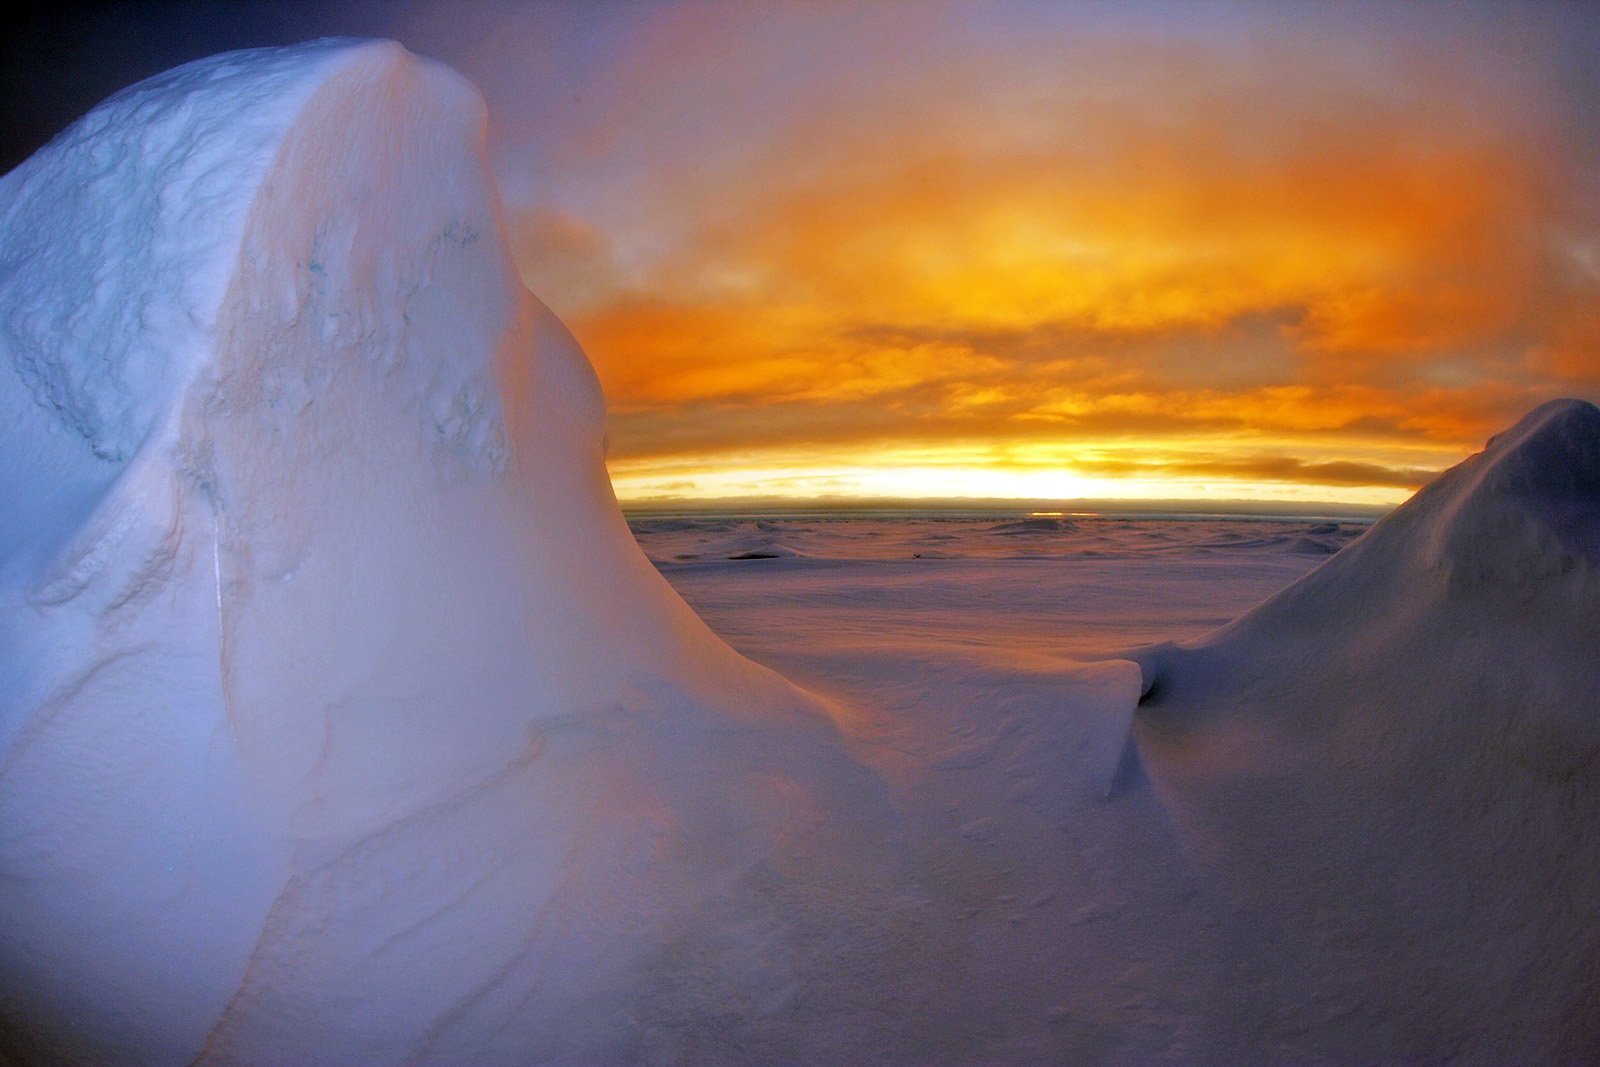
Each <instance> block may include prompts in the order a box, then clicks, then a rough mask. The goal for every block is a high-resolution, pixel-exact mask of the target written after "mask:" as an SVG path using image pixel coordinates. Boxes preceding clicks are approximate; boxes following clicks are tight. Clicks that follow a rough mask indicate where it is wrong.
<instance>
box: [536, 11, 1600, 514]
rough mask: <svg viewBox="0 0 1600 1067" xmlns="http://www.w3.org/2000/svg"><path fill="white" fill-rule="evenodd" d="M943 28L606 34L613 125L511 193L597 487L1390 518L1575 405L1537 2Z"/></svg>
mask: <svg viewBox="0 0 1600 1067" xmlns="http://www.w3.org/2000/svg"><path fill="white" fill-rule="evenodd" d="M943 10H945V9H943V8H940V7H938V6H937V5H928V6H926V7H905V8H899V7H896V8H895V9H894V11H893V12H890V11H889V6H888V5H886V6H884V7H883V8H865V9H862V11H861V13H860V18H859V19H857V20H856V21H855V22H853V23H852V25H853V26H854V29H853V31H852V33H851V35H850V38H849V39H848V40H841V39H839V38H838V37H837V36H836V35H835V34H834V29H835V28H836V27H834V26H833V24H831V23H830V21H829V19H828V18H827V17H825V16H823V15H820V14H810V13H807V12H803V11H800V10H799V9H794V10H789V9H785V11H784V12H783V13H781V14H774V13H773V12H772V10H770V9H764V13H761V14H751V15H747V16H745V17H743V18H735V19H723V20H721V21H719V22H718V23H717V25H716V27H715V32H716V35H717V39H718V40H719V41H721V42H722V44H721V45H719V47H718V49H716V50H715V51H714V52H713V53H698V55H699V58H698V60H697V61H696V63H695V64H692V65H689V64H685V62H684V60H683V58H682V55H681V51H680V48H679V46H680V45H681V44H682V42H683V40H684V39H685V37H684V34H685V32H687V31H689V30H693V32H692V33H691V34H690V35H691V36H693V35H694V33H698V32H699V31H700V30H707V31H708V32H709V29H710V27H709V25H700V24H698V23H695V26H696V27H698V29H695V28H694V27H686V25H685V24H684V23H683V22H681V21H680V22H676V23H673V24H672V25H671V26H666V25H665V24H664V23H658V22H656V21H655V20H653V19H652V18H650V17H641V20H640V22H639V24H638V29H637V35H636V37H634V38H632V39H630V41H629V42H628V44H629V49H628V57H629V58H628V63H629V67H628V73H627V75H626V84H627V86H628V99H629V100H630V101H632V102H633V104H634V105H635V106H634V107H633V108H632V109H631V110H629V111H628V112H627V117H626V119H614V118H613V117H612V116H611V115H610V114H609V113H608V114H607V115H606V116H605V117H604V121H603V122H602V121H601V119H600V118H598V117H595V116H591V117H592V118H595V121H596V122H600V125H601V127H602V128H603V129H604V131H605V133H604V137H603V138H599V140H596V141H593V142H591V141H590V140H580V141H577V142H574V143H573V144H572V145H569V146H567V153H566V154H565V155H564V156H562V159H563V161H564V166H565V168H566V169H564V170H558V171H552V180H551V182H550V183H549V185H548V186H547V187H543V191H542V192H541V194H540V195H541V197H542V199H540V200H539V202H538V203H536V204H532V205H518V204H516V203H512V204H511V205H510V208H511V212H510V214H511V224H512V232H513V235H514V243H515V249H514V250H515V252H516V254H517V257H518V261H519V263H520V264H521V266H522V270H523V274H524V277H525V278H526V280H527V281H528V283H529V285H530V287H531V288H532V289H533V290H534V292H536V293H539V294H540V295H541V296H542V297H544V298H545V299H547V300H549V301H550V302H551V304H552V306H553V307H554V308H555V310H556V311H557V312H558V313H560V314H561V316H562V318H563V319H564V321H566V322H567V323H568V324H569V325H570V326H571V328H572V330H573V332H574V333H575V335H576V336H577V337H578V339H579V340H580V342H582V344H583V346H584V348H585V350H586V351H587V352H588V354H589V356H590V358H591V359H592V360H593V362H594V364H595V368H596V370H597V372H598V374H599V376H600V379H601V381H602V383H603V385H604V387H605V390H606V394H607V400H608V404H609V408H610V411H611V444H612V452H611V456H612V472H613V475H614V476H615V478H616V480H617V490H618V493H619V495H620V496H621V497H622V498H624V499H630V500H635V499H658V498H667V497H673V496H676V495H682V496H683V498H684V499H703V498H706V497H712V496H722V495H728V494H739V495H742V494H747V493H749V492H753V491H760V492H763V493H764V494H765V495H788V494H793V495H797V496H801V497H806V498H814V497H820V496H829V495H844V496H865V495H880V494H881V495H888V496H891V497H893V496H905V497H917V498H921V497H927V496H937V495H940V494H959V495H962V496H973V497H997V496H1006V495H1011V494H1018V495H1022V496H1027V497H1031V498H1061V497H1072V496H1083V495H1096V496H1109V497H1120V496H1129V497H1141V498H1142V497H1147V496H1161V497H1168V498H1190V497H1205V496H1210V495H1219V494H1220V495H1228V496H1233V497H1240V496H1259V497H1261V498H1264V499H1282V498H1300V497H1302V496H1305V495H1307V494H1310V495H1312V496H1315V497H1318V498H1320V499H1326V500H1338V501H1350V502H1357V501H1362V502H1395V501H1398V500H1400V499H1403V498H1404V496H1405V495H1406V494H1407V493H1408V492H1410V491H1411V490H1413V489H1414V488H1415V487H1416V486H1418V485H1420V484H1422V483H1423V482H1425V481H1426V480H1427V478H1428V477H1429V475H1430V474H1431V473H1432V472H1434V471H1437V470H1440V469H1442V468H1444V467H1447V466H1449V465H1450V464H1452V463H1454V462H1456V461H1458V460H1460V459H1461V458H1463V457H1464V456H1466V455H1467V454H1469V453H1470V452H1472V451H1475V450H1476V449H1478V448H1480V447H1482V444H1483V441H1484V439H1485V438H1486V437H1487V435H1488V434H1489V433H1491V432H1493V431H1494V430H1495V429H1496V428H1498V427H1501V426H1504V425H1507V424H1509V423H1511V422H1513V421H1514V420H1515V419H1516V418H1518V417H1520V416H1521V415H1522V414H1523V413H1524V412H1526V411H1527V410H1529V409H1531V408H1532V407H1534V406H1535V405H1537V404H1538V403H1541V402H1543V401H1545V400H1548V399H1552V398H1554V397H1556V396H1562V395H1570V396H1586V397H1591V398H1600V315H1596V313H1595V311H1594V308H1595V307H1597V306H1600V269H1596V257H1595V255H1594V252H1593V250H1594V249H1595V248H1597V247H1600V216H1597V215H1596V213H1595V211H1594V210H1593V207H1592V204H1593V198H1592V196H1591V195H1590V194H1589V193H1588V192H1586V190H1590V189H1592V188H1593V187H1594V184H1595V182H1596V181H1597V180H1600V179H1597V176H1596V161H1595V158H1594V154H1593V153H1592V152H1590V151H1589V150H1588V147H1586V146H1588V145H1589V144H1590V142H1591V141H1592V140H1593V139H1592V138H1590V139H1585V138H1583V137H1578V136H1575V135H1574V130H1575V128H1576V127H1575V126H1574V123H1581V121H1583V120H1584V114H1586V113H1581V109H1579V110H1575V108H1576V107H1577V105H1576V104H1574V103H1573V102H1572V101H1570V100H1568V99H1567V97H1566V95H1565V94H1566V90H1565V89H1563V87H1562V86H1563V84H1564V83H1562V82H1561V79H1560V77H1558V74H1559V71H1558V68H1557V65H1556V64H1555V63H1554V60H1553V58H1552V57H1553V56H1554V55H1555V54H1556V52H1558V51H1559V49H1560V47H1561V43H1560V40H1559V39H1558V38H1557V37H1556V36H1553V35H1552V34H1553V31H1551V30H1549V29H1548V28H1541V24H1540V23H1539V20H1538V19H1537V18H1530V19H1529V21H1527V22H1525V23H1521V24H1519V28H1518V29H1517V31H1516V32H1517V33H1519V34H1522V35H1523V37H1524V38H1525V39H1523V38H1519V41H1520V46H1519V48H1507V47H1505V46H1504V45H1505V39H1504V38H1505V34H1506V33H1507V32H1509V31H1508V30H1507V29H1506V28H1505V27H1497V28H1495V29H1494V30H1493V31H1492V32H1490V30H1488V29H1487V28H1486V27H1485V26H1484V25H1481V24H1480V23H1479V22H1478V21H1476V20H1475V19H1474V18H1471V17H1468V15H1466V14H1463V15H1462V16H1461V17H1460V18H1458V19H1452V18H1445V17H1442V16H1440V17H1434V15H1437V14H1438V13H1437V12H1434V13H1433V14H1430V17H1429V19H1428V20H1426V23H1427V24H1426V26H1425V31H1426V32H1422V33H1419V32H1418V27H1417V26H1410V27H1409V28H1408V27H1407V26H1406V25H1402V23H1404V22H1405V20H1404V19H1403V18H1400V17H1399V16H1394V19H1395V21H1396V25H1394V26H1392V27H1389V28H1388V29H1386V30H1383V31H1382V32H1380V31H1379V30H1378V29H1376V28H1375V26H1376V24H1377V23H1383V22H1385V20H1386V19H1388V18H1390V16H1387V15H1383V14H1382V13H1380V12H1376V11H1374V12H1368V13H1367V15H1365V16H1363V17H1362V18H1345V17H1343V16H1339V15H1338V14H1337V13H1333V14H1330V15H1329V16H1328V24H1326V25H1324V24H1320V23H1317V22H1316V20H1304V19H1295V18H1289V17H1286V16H1285V17H1280V16H1278V15H1275V14H1273V13H1272V12H1271V10H1270V9H1266V8H1263V9H1260V10H1259V11H1252V12H1251V13H1250V14H1249V15H1248V16H1245V15H1241V16H1240V24H1239V25H1234V24H1233V23H1232V22H1229V23H1227V24H1226V25H1222V24H1211V23H1209V22H1208V21H1207V20H1205V19H1196V20H1193V22H1194V24H1193V25H1190V24H1189V22H1190V20H1185V19H1176V20H1173V21H1171V22H1162V21H1161V20H1157V22H1159V23H1160V24H1159V25H1157V24H1154V23H1149V22H1146V21H1144V20H1141V19H1140V18H1139V17H1133V16H1130V17H1128V18H1127V19H1126V20H1123V19H1122V18H1120V17H1110V16H1108V17H1107V18H1105V19H1090V20H1088V21H1089V22H1091V23H1093V25H1092V26H1085V25H1079V22H1080V21H1081V20H1083V18H1084V16H1083V15H1082V13H1081V11H1077V10H1075V9H1074V8H1072V6H1071V5H1060V6H1059V7H1055V6H1051V5H1040V6H1039V7H1037V8H1033V7H1027V8H1022V7H1020V6H1019V7H1005V6H995V7H984V8H982V11H983V12H984V13H983V14H982V15H981V16H979V15H977V14H975V12H976V11H977V9H976V8H973V9H969V15H971V16H972V17H971V18H970V19H962V20H955V21H952V20H950V19H948V18H947V17H945V15H942V14H940V12H941V11H943ZM1174 10H1176V9H1174ZM689 21H690V22H693V19H690V20H689ZM775 23H781V24H782V27H783V32H782V33H780V34H773V33H772V32H771V31H772V29H773V25H774V24H775ZM957 23H959V25H958V24H957ZM1024 24H1026V25H1028V26H1029V29H1028V31H1027V32H1025V33H1024V32H1021V31H1020V30H1019V29H1018V27H1019V26H1022V25H1024ZM1553 25H1554V23H1552V26H1553ZM1542 35H1543V36H1542ZM1513 36H1515V34H1513ZM779 41H781V42H782V44H781V45H779V44H778V43H776V42H779ZM890 45H892V47H891V46H890ZM795 55H806V56H809V57H811V60H813V61H814V62H808V64H807V65H806V66H805V67H804V68H803V69H804V70H805V71H806V73H805V74H804V75H800V74H796V73H793V72H794V70H795V68H794V66H793V63H792V58H793V56H795ZM772 69H785V70H790V71H791V75H792V76H790V77H788V78H786V79H783V80H782V81H781V85H778V84H774V83H773V82H771V81H769V80H768V79H767V78H766V77H765V72H767V71H769V70H772ZM619 76H621V75H619ZM732 100H738V101H740V104H739V105H738V107H734V106H732V105H730V103H729V101H732ZM616 123H621V125H616ZM535 132H537V133H538V135H539V137H541V138H547V137H548V131H546V130H544V129H542V128H541V129H539V130H537V131H535ZM530 136H531V135H530ZM596 136H597V137H598V135H596ZM602 141H603V143H604V144H605V145H607V146H611V147H613V148H618V149H625V150H626V151H625V154H626V165H624V164H623V162H615V163H614V162H612V157H611V156H610V155H608V154H607V153H606V152H604V151H600V150H599V145H600V142H602ZM608 150H609V149H608ZM563 182H566V183H568V184H567V185H565V186H563V184H562V183H563Z"/></svg>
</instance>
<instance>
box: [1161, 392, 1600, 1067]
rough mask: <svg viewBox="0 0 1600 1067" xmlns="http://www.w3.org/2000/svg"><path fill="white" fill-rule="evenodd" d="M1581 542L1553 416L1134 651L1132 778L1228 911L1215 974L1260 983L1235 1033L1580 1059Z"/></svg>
mask: <svg viewBox="0 0 1600 1067" xmlns="http://www.w3.org/2000/svg"><path fill="white" fill-rule="evenodd" d="M1596 536H1600V410H1596V408H1595V407H1594V406H1593V405H1591V404H1587V403H1584V402H1582V401H1575V400H1566V401H1556V402H1553V403H1550V404H1546V405H1545V406H1543V407H1541V408H1539V409H1538V410H1536V411H1534V412H1533V413H1531V414H1530V415H1528V416H1527V417H1526V418H1525V419H1523V420H1522V422H1520V423H1519V424H1518V425H1517V426H1515V427H1514V428H1512V429H1511V430H1509V431H1507V432H1505V433H1503V434H1500V435H1499V436H1497V437H1495V438H1494V439H1493V440H1491V441H1490V442H1489V445H1488V447H1487V448H1486V449H1485V451H1484V452H1483V453H1482V454H1480V455H1477V456H1474V457H1472V458H1471V459H1468V460H1467V461H1465V462H1463V463H1462V464H1460V465H1459V466H1457V467H1455V468H1454V469H1452V470H1450V471H1449V472H1447V473H1446V474H1444V475H1443V476H1441V477H1440V478H1439V479H1438V480H1437V481H1436V482H1434V483H1433V484H1432V485H1430V486H1428V487H1427V488H1425V489H1423V490H1422V491H1421V492H1420V493H1418V494H1417V496H1416V497H1415V498H1414V499H1412V500H1411V501H1410V502H1409V503H1407V504H1406V505H1404V506H1403V507H1401V508H1400V509H1399V510H1397V511H1396V512H1394V513H1393V514H1391V515H1389V516H1388V517H1387V518H1385V519H1384V520H1382V521H1381V522H1379V523H1378V524H1377V525H1376V526H1375V527H1374V528H1373V529H1372V530H1371V531H1370V532H1369V533H1368V534H1367V535H1366V536H1365V537H1363V538H1362V539H1361V540H1359V541H1357V542H1356V543H1354V544H1352V545H1351V546H1350V547H1349V548H1347V549H1345V550H1344V551H1343V552H1341V553H1340V554H1339V555H1337V556H1335V557H1333V558H1332V559H1331V560H1330V561H1329V562H1328V563H1327V564H1326V565H1324V566H1323V567H1321V568H1320V569H1318V570H1316V571H1315V572H1313V573H1312V574H1310V575H1308V576H1307V577H1306V578H1305V579H1303V580H1302V581H1301V582H1299V583H1298V584H1296V585H1295V586H1293V587H1291V588H1290V589H1288V590H1286V591H1284V592H1283V593H1282V594H1280V595H1278V596H1276V597H1274V598H1272V599H1271V600H1269V601H1267V602H1266V603H1264V604H1262V605H1261V606H1260V607H1258V608H1256V609H1255V610H1254V611H1252V612H1250V613H1248V614H1246V615H1245V616H1243V617H1242V618H1240V619H1239V620H1238V621H1237V622H1235V623H1233V624H1232V625H1230V626H1228V627H1226V628H1225V629H1223V630H1222V631H1220V632H1219V633H1218V634H1216V635H1215V636H1214V637H1212V638H1211V639H1210V640H1208V641H1205V642H1204V643H1202V644H1199V645H1197V646H1194V647H1190V648H1176V647H1167V648H1162V649H1156V650H1153V651H1152V652H1151V653H1150V654H1148V655H1147V657H1146V675H1147V677H1146V684H1147V687H1148V689H1149V693H1148V696H1147V697H1146V700H1145V702H1144V704H1143V707H1142V708H1141V711H1140V714H1139V716H1138V719H1137V723H1136V730H1137V735H1138V742H1139V750H1140V753H1141V755H1142V757H1143V761H1144V765H1145V767H1146V769H1147V770H1148V771H1149V773H1150V774H1151V775H1153V777H1154V778H1155V780H1156V783H1157V785H1158V791H1159V792H1160V794H1161V796H1162V798H1163V800H1164V801H1165V802H1166V803H1167V805H1168V807H1169V808H1170V810H1171V811H1172V812H1173V813H1174V815H1175V816H1176V817H1177V819H1178V821H1179V823H1180V824H1181V825H1182V826H1183V828H1184V831H1185V833H1186V836H1187V838H1188V840H1189V842H1190V844H1191V846H1192V847H1193V848H1194V849H1195V850H1196V851H1197V853H1198V854H1199V855H1201V856H1202V857H1203V858H1204V859H1205V860H1206V861H1207V862H1208V863H1209V864H1210V865H1211V867H1212V868H1213V870H1214V871H1215V872H1216V876H1217V878H1218V879H1219V880H1220V881H1221V882H1222V883H1223V884H1225V885H1226V886H1227V887H1228V889H1229V891H1230V893H1231V894H1232V896H1233V898H1234V903H1235V904H1236V905H1237V907H1238V909H1239V912H1238V913H1239V916H1240V920H1239V921H1240V923H1241V928H1242V929H1244V930H1247V931H1248V933H1246V934H1244V935H1242V936H1241V940H1240V944H1239V946H1238V948H1239V950H1240V952H1239V955H1238V956H1237V958H1236V968H1237V970H1236V972H1235V976H1234V981H1235V983H1236V984H1237V985H1238V986H1239V987H1240V988H1241V989H1242V988H1244V987H1245V986H1246V985H1247V984H1249V983H1257V984H1259V985H1260V986H1261V987H1262V988H1266V989H1272V990H1274V991H1275V994H1274V996H1271V997H1263V998H1259V999H1258V1000H1257V1001H1256V1002H1255V1004H1254V1005H1253V1006H1251V1007H1247V1008H1241V1009H1240V1016H1241V1017H1240V1018H1239V1019H1238V1020H1236V1021H1237V1022H1240V1023H1242V1024H1243V1025H1244V1026H1245V1028H1246V1029H1251V1028H1253V1029H1257V1030H1259V1031H1260V1032H1262V1033H1265V1034H1267V1035H1269V1036H1270V1039H1271V1040H1273V1041H1277V1042H1286V1043H1293V1042H1294V1041H1295V1040H1296V1037H1295V1035H1297V1034H1304V1033H1306V1032H1316V1033H1319V1034H1320V1035H1322V1036H1321V1038H1320V1046H1319V1048H1320V1054H1321V1055H1322V1056H1324V1057H1326V1058H1327V1059H1329V1060H1331V1061H1335V1062H1379V1061H1394V1060H1400V1061H1404V1062H1431V1061H1434V1060H1436V1059H1438V1058H1440V1057H1441V1055H1442V1054H1443V1053H1445V1052H1448V1053H1449V1054H1450V1055H1451V1056H1454V1057H1457V1058H1459V1059H1461V1060H1462V1061H1463V1062H1518V1063H1530V1062H1563V1063H1575V1062H1587V1061H1589V1060H1591V1059H1592V1058H1593V1056H1594V1054H1595V1050H1596V1049H1597V1048H1600V883H1597V882H1596V874H1595V872H1596V871H1600V828H1597V824H1596V821H1595V816H1596V813H1597V812H1600V658H1597V653H1600V557H1597V555H1596V554H1595V552H1594V545H1595V538H1596ZM1246 1002H1247V998H1244V997H1243V996H1241V998H1240V1003H1241V1004H1244V1003H1246ZM1228 1040H1237V1038H1236V1037H1232V1036H1230V1037H1228V1038H1227V1039H1225V1040H1224V1042H1223V1047H1224V1048H1227V1047H1228V1045H1227V1041H1228Z"/></svg>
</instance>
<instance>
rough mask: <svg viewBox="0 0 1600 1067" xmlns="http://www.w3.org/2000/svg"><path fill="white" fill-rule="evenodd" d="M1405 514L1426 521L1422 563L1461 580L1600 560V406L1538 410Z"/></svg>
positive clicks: (1570, 402)
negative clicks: (1426, 539)
mask: <svg viewBox="0 0 1600 1067" xmlns="http://www.w3.org/2000/svg"><path fill="white" fill-rule="evenodd" d="M1404 510H1414V511H1416V512H1418V513H1419V517H1420V516H1426V517H1427V518H1428V520H1429V525H1430V526H1431V530H1430V531H1429V532H1430V537H1429V541H1430V543H1431V551H1430V552H1429V553H1428V558H1429V559H1430V560H1431V561H1432V562H1434V563H1436V564H1437V565H1439V566H1442V567H1443V568H1444V569H1446V570H1447V571H1449V572H1451V573H1452V574H1453V575H1454V576H1455V578H1456V579H1457V580H1458V581H1475V580H1478V579H1499V580H1501V581H1505V580H1521V579H1522V578H1524V577H1532V576H1537V575H1548V574H1551V573H1556V574H1566V573H1568V572H1570V571H1572V570H1573V569H1574V563H1575V562H1576V561H1578V560H1582V561H1586V562H1587V563H1589V564H1594V563H1600V408H1596V407H1595V406H1594V405H1593V404H1590V403H1588V402H1587V401H1583V400H1574V399H1564V400H1552V401H1550V402H1549V403H1547V404H1543V405H1541V406H1540V407H1538V408H1535V409H1534V410H1533V411H1531V412H1529V413H1528V414H1527V415H1526V416H1524V417H1523V418H1522V419H1521V420H1520V421H1519V422H1518V423H1517V424H1516V425H1515V426H1513V427H1511V429H1509V430H1506V431H1505V432H1503V433H1500V434H1496V435H1495V436H1494V437H1492V438H1490V440H1489V443H1488V445H1487V446H1486V447H1485V448H1484V450H1483V451H1482V452H1481V453H1479V454H1478V455H1476V456H1473V457H1471V458H1469V459H1467V460H1465V461H1464V462H1462V463H1461V464H1459V465H1458V466H1456V467H1455V468H1453V469H1451V470H1450V471H1448V472H1446V474H1445V475H1444V476H1443V477H1441V478H1440V479H1439V480H1438V481H1436V482H1435V483H1434V484H1433V485H1431V486H1429V487H1428V488H1427V489H1425V490H1423V491H1422V492H1421V493H1419V494H1418V495H1417V497H1416V499H1415V500H1414V501H1413V502H1411V503H1409V504H1407V505H1406V508H1404V509H1402V511H1404ZM1396 517H1397V518H1398V517H1400V516H1399V513H1397V516H1396Z"/></svg>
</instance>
